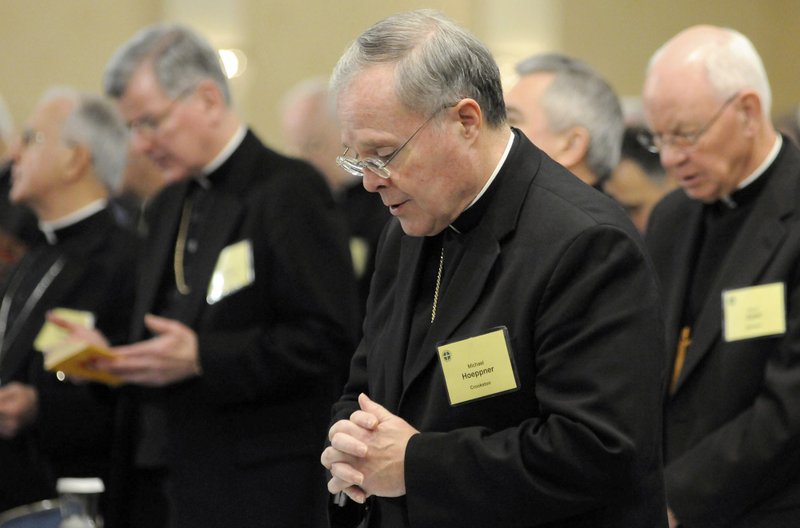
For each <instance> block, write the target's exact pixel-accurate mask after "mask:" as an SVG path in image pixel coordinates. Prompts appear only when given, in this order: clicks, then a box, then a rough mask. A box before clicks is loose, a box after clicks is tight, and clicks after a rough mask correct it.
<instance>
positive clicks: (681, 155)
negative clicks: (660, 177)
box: [659, 143, 688, 170]
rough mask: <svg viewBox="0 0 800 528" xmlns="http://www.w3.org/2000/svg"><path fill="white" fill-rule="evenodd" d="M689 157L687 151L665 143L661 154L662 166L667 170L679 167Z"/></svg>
mask: <svg viewBox="0 0 800 528" xmlns="http://www.w3.org/2000/svg"><path fill="white" fill-rule="evenodd" d="M687 157H688V155H687V152H686V149H684V148H680V147H677V146H675V145H673V144H672V143H664V145H663V146H662V147H661V151H660V152H659V159H660V160H661V166H662V167H664V169H665V170H669V169H670V168H672V167H677V166H678V165H680V164H681V163H683V162H684V161H685V160H686V158H687Z"/></svg>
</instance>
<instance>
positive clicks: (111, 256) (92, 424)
mask: <svg viewBox="0 0 800 528" xmlns="http://www.w3.org/2000/svg"><path fill="white" fill-rule="evenodd" d="M56 234H57V237H58V241H57V242H56V243H55V244H54V245H49V244H47V243H44V244H41V245H39V246H37V247H36V248H34V249H32V250H31V251H30V252H29V253H28V254H26V255H25V257H24V258H23V260H22V261H21V262H20V264H19V266H18V268H17V269H16V270H15V271H14V273H13V274H12V275H11V276H10V277H9V279H8V281H7V283H6V285H5V286H4V287H3V290H2V291H3V295H4V296H9V295H10V294H11V293H12V292H10V291H9V290H8V286H9V285H10V284H13V283H15V277H16V276H18V275H20V274H22V275H24V274H26V273H34V274H38V275H37V276H38V277H41V275H43V274H44V273H45V272H46V271H48V270H51V269H52V270H53V271H54V272H55V271H57V274H55V275H54V276H53V280H52V282H50V283H49V285H48V286H47V287H46V289H44V291H43V293H42V295H41V297H39V298H38V300H37V302H36V303H35V304H33V306H32V309H31V310H30V311H29V312H27V313H26V314H25V316H24V317H21V318H16V319H15V320H14V321H13V323H12V325H11V326H9V327H8V328H7V331H6V338H5V340H4V343H3V353H2V359H1V360H0V380H2V382H3V383H4V384H6V383H9V382H12V381H18V382H21V383H25V384H29V385H33V386H35V387H36V389H37V391H38V394H39V401H38V405H39V414H38V418H37V421H36V424H35V426H34V427H33V428H31V429H28V430H26V431H24V432H23V433H21V434H20V435H19V436H18V437H16V438H15V439H13V440H0V468H2V470H0V510H2V509H5V508H8V507H10V506H14V505H20V504H24V503H28V502H32V501H33V500H39V499H44V498H52V497H53V496H55V487H54V479H55V478H56V477H60V476H69V477H78V476H100V477H103V478H105V477H106V476H107V471H108V464H109V459H110V453H111V432H112V418H113V411H114V408H113V406H114V398H113V395H112V393H111V392H110V391H109V390H108V389H107V388H105V387H102V386H95V385H94V384H82V385H74V384H72V383H70V382H69V381H66V382H62V381H58V379H57V378H56V375H55V374H53V373H50V372H46V371H44V370H43V366H42V363H43V362H42V355H41V354H40V353H39V352H37V351H35V350H34V348H33V341H34V339H35V338H36V336H37V335H38V333H39V331H40V330H41V328H42V325H43V324H44V322H45V315H46V313H47V311H48V310H50V309H52V308H56V307H65V308H72V309H76V310H85V311H89V312H92V313H93V314H94V315H95V317H96V326H97V328H99V329H100V330H101V331H102V332H104V333H105V334H106V335H107V336H108V338H109V339H110V340H111V342H112V343H116V344H119V343H122V342H125V341H126V339H127V332H128V328H129V326H130V314H131V310H132V308H133V292H134V274H133V270H132V269H131V268H130V262H132V261H133V260H134V259H135V251H136V247H137V241H136V239H135V237H134V236H133V235H132V234H131V233H129V232H127V231H124V230H123V229H121V228H119V227H118V226H117V225H116V223H115V222H114V220H113V218H112V217H111V215H110V213H109V212H108V210H107V209H104V210H102V211H100V212H99V213H96V214H95V215H93V216H91V217H89V218H87V219H85V220H83V221H81V222H79V223H77V224H74V225H72V226H70V227H67V228H64V229H63V230H60V231H58V232H57V233H56ZM37 283H38V284H40V285H41V284H43V283H42V282H38V281H37ZM31 297H32V298H34V299H35V296H31Z"/></svg>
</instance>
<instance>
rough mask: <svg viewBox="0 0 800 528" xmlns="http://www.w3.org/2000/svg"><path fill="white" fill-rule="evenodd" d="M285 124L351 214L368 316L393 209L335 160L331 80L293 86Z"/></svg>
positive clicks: (294, 149) (294, 144)
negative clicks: (381, 243)
mask: <svg viewBox="0 0 800 528" xmlns="http://www.w3.org/2000/svg"><path fill="white" fill-rule="evenodd" d="M281 125H282V127H281V128H282V130H283V135H284V139H285V140H286V142H287V145H288V147H289V148H290V151H291V153H292V154H293V155H295V156H298V157H300V158H302V159H304V160H306V161H308V162H309V163H311V164H312V165H313V166H314V167H315V168H316V169H317V170H319V171H320V173H321V174H322V175H323V176H324V177H325V180H326V181H327V182H328V185H329V186H330V188H331V192H332V193H333V196H334V199H335V200H336V201H337V203H338V204H339V205H340V206H341V208H342V211H343V212H344V215H345V218H346V219H347V227H348V231H349V233H348V234H349V235H350V254H351V256H352V258H353V269H354V270H355V275H356V279H357V280H358V294H359V297H360V299H359V300H360V303H359V309H360V311H359V315H360V316H362V317H363V310H364V306H365V305H366V303H367V296H368V295H369V285H370V282H371V281H372V273H373V271H374V270H375V250H376V249H377V247H378V240H379V239H380V235H381V231H383V226H384V225H385V224H386V221H387V220H388V219H389V218H390V216H389V212H388V211H387V210H386V207H384V205H383V204H382V203H381V200H380V198H378V197H377V196H375V195H373V194H372V193H369V192H367V191H366V190H365V189H364V186H363V185H362V183H363V182H362V181H361V178H357V177H356V176H353V175H352V174H350V173H348V172H345V171H343V170H342V169H341V168H340V167H339V166H338V165H337V164H336V155H337V154H338V153H339V152H340V151H341V146H342V139H341V137H340V133H339V121H338V119H337V118H336V107H335V103H334V101H333V98H332V97H331V96H330V92H329V90H328V80H327V79H321V78H315V79H309V80H307V81H303V82H301V83H300V84H298V85H296V86H294V87H293V88H292V89H291V90H289V91H288V92H287V93H286V95H285V96H284V98H283V101H282V104H281Z"/></svg>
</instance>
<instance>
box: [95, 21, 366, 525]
mask: <svg viewBox="0 0 800 528" xmlns="http://www.w3.org/2000/svg"><path fill="white" fill-rule="evenodd" d="M105 89H106V92H107V93H108V94H109V95H111V96H112V97H114V98H116V99H117V102H118V106H119V108H120V111H121V113H122V115H123V117H124V118H125V120H126V121H127V123H128V125H129V127H130V129H131V133H132V142H133V143H132V147H133V149H134V150H135V151H137V152H141V153H144V154H145V155H147V156H148V157H149V158H150V159H151V160H152V161H153V162H154V163H155V164H156V165H157V166H158V167H159V168H160V169H161V170H162V171H163V173H164V174H165V176H166V177H167V179H168V180H169V181H170V182H172V183H171V184H170V185H168V186H167V187H165V188H164V189H163V190H162V191H161V192H160V193H159V194H158V195H157V196H156V197H155V198H153V199H152V201H151V203H150V204H149V205H148V207H147V210H146V212H145V216H146V224H147V228H148V237H147V241H146V245H145V249H144V252H143V255H142V259H141V261H140V270H139V282H138V288H137V300H136V305H135V308H134V317H133V329H132V340H133V341H134V342H133V343H131V344H130V345H127V346H122V347H115V348H114V349H113V350H114V351H115V352H116V353H117V354H118V357H117V358H116V359H115V360H113V361H106V362H97V363H96V365H95V366H96V367H97V368H99V369H102V370H107V371H109V372H111V373H113V374H115V375H117V376H119V377H121V378H122V379H123V380H124V381H125V382H126V383H127V384H128V385H129V388H128V390H127V391H126V394H127V395H128V396H129V398H127V399H126V400H125V401H126V403H127V405H125V410H126V411H128V412H127V414H126V415H124V416H122V417H121V423H122V424H124V425H127V426H128V427H127V429H122V430H120V431H119V433H118V435H119V437H120V438H121V439H122V440H123V441H124V442H126V444H121V445H120V446H119V448H120V449H119V452H120V455H121V457H120V460H119V464H118V465H117V466H115V469H119V470H120V471H119V472H118V474H117V475H116V477H117V479H118V480H119V481H122V482H124V483H126V484H127V485H128V486H127V487H126V488H125V490H124V493H121V494H120V495H118V496H117V497H116V498H115V502H114V504H115V505H117V506H120V508H119V509H118V510H117V511H116V514H115V515H114V518H113V522H114V523H115V525H118V526H146V527H148V528H154V527H158V526H163V525H165V524H168V525H169V526H170V527H171V528H189V527H191V528H196V527H200V526H202V527H205V528H215V527H219V528H228V527H231V526H236V527H237V528H247V527H260V528H261V527H265V526H274V527H280V528H285V527H290V526H291V527H293V528H294V527H300V528H303V527H308V528H317V527H319V526H321V525H322V524H324V520H325V493H324V481H323V479H322V473H323V470H322V468H321V467H320V466H319V446H320V445H321V442H323V441H324V433H325V427H326V425H327V422H328V417H329V411H330V405H331V402H332V401H333V400H334V399H335V398H336V397H337V396H338V394H339V392H340V391H341V387H342V384H343V382H344V378H345V376H346V372H347V362H348V360H349V358H350V356H351V354H352V350H353V349H354V346H355V340H356V334H357V328H358V321H357V320H356V316H355V307H356V302H357V298H356V289H355V278H354V276H353V271H352V266H351V262H350V256H349V252H348V248H347V238H346V231H345V228H344V223H343V219H342V218H341V217H340V215H339V212H338V210H337V209H336V207H335V204H334V202H333V199H332V197H331V194H330V192H329V190H328V188H327V186H326V185H325V182H324V180H323V179H322V177H321V176H320V175H319V174H318V173H317V172H316V171H314V170H313V169H312V168H311V166H310V165H308V164H306V163H303V162H300V161H298V160H291V159H289V158H285V157H283V156H280V155H278V154H277V153H275V152H273V151H271V150H270V149H268V148H267V147H265V146H264V145H263V144H262V143H261V141H260V140H259V139H258V138H257V137H256V136H255V134H254V133H253V132H252V131H250V130H248V129H247V128H246V127H245V125H244V124H243V123H242V121H241V120H240V118H239V117H238V116H237V115H236V113H235V112H234V110H233V108H232V106H231V100H230V93H229V87H228V82H227V79H226V78H225V76H224V74H223V72H222V68H221V65H220V61H219V57H218V55H217V53H216V52H215V50H214V49H213V48H212V47H211V46H210V45H209V43H208V42H206V41H205V39H203V38H202V37H201V36H199V35H198V34H196V33H195V32H194V31H192V30H190V29H188V28H185V27H182V26H172V25H155V26H151V27H148V28H145V29H143V30H142V31H141V32H139V33H138V34H137V35H135V36H134V37H133V38H132V39H131V40H130V41H128V42H127V43H125V44H124V45H123V46H122V47H121V48H120V49H119V50H118V51H117V53H116V54H115V55H114V57H113V58H112V59H111V61H110V63H109V65H108V67H107V69H106V74H105ZM94 337H95V338H96V339H100V337H99V336H94ZM129 469H132V471H127V470H129Z"/></svg>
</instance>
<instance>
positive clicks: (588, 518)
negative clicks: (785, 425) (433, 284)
mask: <svg viewBox="0 0 800 528" xmlns="http://www.w3.org/2000/svg"><path fill="white" fill-rule="evenodd" d="M515 134H516V137H515V140H514V141H515V144H514V146H513V147H512V150H511V152H510V154H509V156H508V158H507V160H506V162H505V164H504V166H503V168H502V169H501V170H500V172H499V174H498V176H497V178H496V180H495V182H494V183H493V184H492V185H493V186H496V189H495V190H494V191H493V193H492V197H491V202H490V203H489V205H488V208H487V210H486V212H485V213H484V216H483V218H482V220H481V222H480V224H479V225H478V226H477V227H475V228H474V229H473V230H472V231H471V232H470V234H469V238H468V239H467V242H466V244H467V249H466V251H465V254H464V256H463V258H462V259H461V261H460V264H459V265H458V268H457V269H455V270H454V271H453V274H452V278H451V279H450V281H449V283H448V284H447V286H446V288H445V289H444V291H442V292H441V293H440V297H439V303H438V309H437V312H436V320H435V321H434V322H433V323H432V325H431V327H430V331H429V333H428V336H427V338H426V339H425V341H424V344H423V348H422V350H421V352H419V353H417V354H416V360H415V361H414V362H413V364H412V365H406V362H407V361H408V360H407V358H406V344H407V342H408V329H409V326H410V321H411V317H412V314H411V312H412V311H413V305H414V292H415V289H416V282H417V280H418V278H419V265H420V261H421V259H420V256H421V252H422V247H423V244H424V239H422V238H414V237H409V236H406V235H405V234H403V232H402V229H401V227H400V224H399V223H398V222H396V221H392V222H390V224H389V226H388V228H387V231H386V232H385V233H384V237H383V240H382V244H381V246H380V248H379V253H378V261H377V265H376V271H375V275H374V278H373V286H372V292H371V294H370V300H369V303H368V308H367V319H366V321H365V325H364V329H365V335H364V338H363V340H362V342H361V345H360V346H359V348H358V350H357V352H356V354H355V355H354V358H353V362H352V364H351V371H350V379H349V381H348V384H347V386H346V388H345V392H344V395H343V397H342V399H341V400H340V401H339V402H338V403H337V404H336V406H335V407H334V412H335V418H338V419H342V418H347V417H348V416H349V414H350V413H351V412H352V411H353V410H354V409H355V408H357V406H358V404H357V402H356V399H357V397H358V394H359V393H360V392H362V391H363V392H365V393H367V394H368V395H369V396H370V397H371V398H372V399H373V400H375V401H377V402H378V403H380V404H381V405H384V406H385V407H386V408H387V409H388V410H389V411H391V412H393V413H395V414H398V415H399V416H400V417H402V418H404V419H405V420H407V421H408V422H409V423H410V424H411V425H412V426H414V427H415V428H417V429H419V430H420V431H421V434H418V435H415V436H413V437H412V438H411V441H410V442H409V444H408V447H407V450H406V459H405V483H406V491H407V494H406V496H405V497H403V498H401V499H376V498H371V499H370V500H369V514H368V515H369V521H368V526H370V527H389V526H391V527H395V526H410V527H415V528H417V527H437V528H445V527H460V526H503V527H512V526H513V527H532V526H550V527H556V526H558V527H562V526H563V527H567V526H569V527H576V526H592V527H601V526H602V527H612V526H613V527H622V526H624V527H626V528H635V527H641V528H645V527H647V528H652V527H655V526H665V525H666V512H665V508H664V500H663V482H662V472H661V453H660V449H661V425H660V422H661V414H660V409H661V398H662V396H661V386H662V384H663V380H664V365H665V360H664V358H663V349H662V346H663V341H662V339H661V335H660V333H661V332H662V331H663V326H662V322H661V318H660V312H659V308H658V303H659V301H658V298H657V294H656V285H655V280H654V278H653V275H652V271H651V267H650V264H649V262H648V260H647V258H646V256H645V252H644V249H643V247H642V243H641V241H640V239H639V237H638V235H637V233H636V232H635V230H634V228H633V227H632V225H631V224H630V222H629V221H628V220H627V218H626V217H625V215H624V213H623V212H622V210H621V209H620V208H619V207H618V206H617V205H616V204H614V203H613V202H612V201H611V200H610V199H608V198H607V197H605V196H603V195H601V194H599V193H597V192H596V191H595V190H594V189H592V188H591V187H589V186H587V185H585V184H583V183H582V182H580V181H579V180H578V179H577V178H575V177H574V176H573V175H572V174H570V173H569V172H567V171H566V170H565V169H563V168H562V167H561V166H560V165H558V164H556V163H555V162H554V161H553V160H551V159H550V158H548V157H547V156H546V155H544V154H543V153H542V152H541V151H540V150H539V149H537V148H536V147H534V146H533V145H532V144H531V143H530V142H529V141H528V140H527V139H526V138H525V137H524V136H523V135H522V134H520V133H519V132H517V131H515ZM498 326H505V327H506V328H507V329H508V332H509V335H510V342H511V350H512V354H513V358H514V361H515V362H516V368H517V373H518V377H519V385H520V388H519V390H518V391H516V392H510V393H505V394H501V395H498V396H494V397H490V398H488V399H483V400H478V401H472V402H469V403H466V404H463V405H460V406H457V407H451V406H450V405H449V400H448V395H447V390H446V388H445V383H444V378H443V374H442V371H441V367H440V365H439V360H438V359H437V354H436V349H435V347H436V344H437V343H439V342H441V341H450V340H453V339H463V338H467V337H470V336H475V335H479V334H482V333H484V332H486V331H488V330H490V329H492V328H495V327H498ZM404 369H405V370H406V372H407V376H406V379H405V381H404V380H403V371H404Z"/></svg>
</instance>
